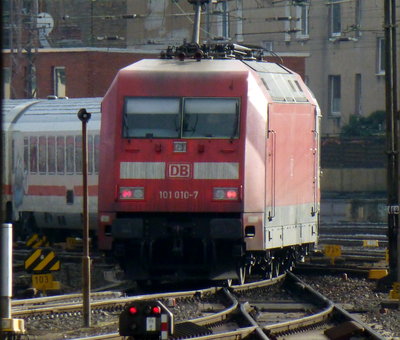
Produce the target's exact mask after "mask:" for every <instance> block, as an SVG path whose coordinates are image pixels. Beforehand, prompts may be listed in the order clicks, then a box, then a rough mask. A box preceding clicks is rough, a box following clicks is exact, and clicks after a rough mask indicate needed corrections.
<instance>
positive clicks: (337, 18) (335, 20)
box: [330, 0, 342, 37]
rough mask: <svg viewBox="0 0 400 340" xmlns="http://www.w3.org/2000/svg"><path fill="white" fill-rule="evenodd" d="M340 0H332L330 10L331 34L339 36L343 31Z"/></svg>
mask: <svg viewBox="0 0 400 340" xmlns="http://www.w3.org/2000/svg"><path fill="white" fill-rule="evenodd" d="M340 2H341V1H340V0H331V3H330V11H331V15H330V17H331V36H332V37H338V36H340V35H341V32H342V18H341V13H340V10H341V8H340Z"/></svg>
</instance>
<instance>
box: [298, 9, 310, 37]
mask: <svg viewBox="0 0 400 340" xmlns="http://www.w3.org/2000/svg"><path fill="white" fill-rule="evenodd" d="M309 9H310V7H309V5H308V4H307V3H306V2H302V3H301V4H299V6H296V17H297V18H299V20H298V21H297V22H296V28H297V29H298V32H297V38H300V39H305V38H308V35H309V31H308V27H309V25H308V12H309Z"/></svg>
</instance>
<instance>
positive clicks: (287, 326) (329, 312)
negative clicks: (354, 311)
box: [263, 272, 385, 340]
mask: <svg viewBox="0 0 400 340" xmlns="http://www.w3.org/2000/svg"><path fill="white" fill-rule="evenodd" d="M287 277H288V278H289V279H290V280H293V281H294V282H295V283H296V284H297V285H299V286H300V287H301V288H302V289H303V290H307V291H308V292H309V293H310V294H311V295H312V296H314V297H315V298H316V299H317V300H318V301H320V302H321V303H323V304H324V305H325V306H326V307H325V309H324V310H323V311H321V312H319V313H317V314H314V315H310V316H306V317H304V318H300V319H296V320H292V321H286V322H282V323H278V324H275V325H267V326H264V327H263V330H264V331H266V332H267V334H277V333H282V332H288V331H293V330H297V329H301V328H304V327H309V326H311V325H315V324H318V323H320V322H324V321H325V320H328V319H330V318H332V317H333V314H334V313H338V314H341V315H342V316H344V317H345V319H347V320H351V321H354V322H355V323H357V324H358V325H359V326H360V327H361V328H363V329H364V331H365V332H367V333H368V335H369V336H370V337H371V339H377V340H384V339H385V338H384V337H383V336H381V335H379V334H378V333H376V332H375V331H374V330H373V329H372V328H371V327H369V326H368V325H367V324H365V323H363V322H362V321H360V320H358V319H357V318H355V317H354V316H352V315H351V314H350V313H349V312H347V311H345V310H344V309H343V308H342V307H340V306H339V305H337V304H335V303H334V302H332V301H331V300H329V299H328V298H327V297H325V296H323V295H322V294H321V293H319V292H317V291H316V290H315V289H313V288H312V287H311V286H309V285H308V284H306V283H305V282H303V281H302V280H300V279H299V278H298V277H297V276H295V275H294V274H293V273H291V272H287Z"/></svg>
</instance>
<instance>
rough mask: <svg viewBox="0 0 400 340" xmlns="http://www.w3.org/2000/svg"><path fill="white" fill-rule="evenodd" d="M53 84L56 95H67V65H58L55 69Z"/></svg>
mask: <svg viewBox="0 0 400 340" xmlns="http://www.w3.org/2000/svg"><path fill="white" fill-rule="evenodd" d="M53 84H54V89H53V90H54V95H56V96H57V97H65V96H66V92H67V87H66V84H67V77H66V73H65V67H63V66H57V67H54V69H53Z"/></svg>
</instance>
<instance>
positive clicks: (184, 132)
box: [123, 97, 240, 139]
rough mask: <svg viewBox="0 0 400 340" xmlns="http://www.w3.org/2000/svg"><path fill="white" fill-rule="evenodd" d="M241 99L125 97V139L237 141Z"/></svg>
mask: <svg viewBox="0 0 400 340" xmlns="http://www.w3.org/2000/svg"><path fill="white" fill-rule="evenodd" d="M239 103H240V101H239V99H238V98H142V97H127V98H125V105H124V113H123V117H124V119H123V137H125V138H230V139H234V138H238V137H239V112H240V109H239V107H240V105H239Z"/></svg>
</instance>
